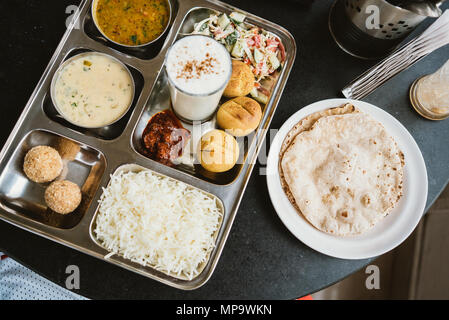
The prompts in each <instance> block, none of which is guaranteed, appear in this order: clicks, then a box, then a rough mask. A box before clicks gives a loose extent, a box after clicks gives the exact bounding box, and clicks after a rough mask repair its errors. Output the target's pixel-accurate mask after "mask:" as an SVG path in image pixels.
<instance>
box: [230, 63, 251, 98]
mask: <svg viewBox="0 0 449 320" xmlns="http://www.w3.org/2000/svg"><path fill="white" fill-rule="evenodd" d="M254 81H255V79H254V74H253V73H252V71H251V69H250V67H249V66H248V65H247V64H246V63H243V62H242V61H238V60H232V75H231V79H229V82H228V85H227V86H226V89H225V90H224V92H223V95H224V96H225V97H228V98H233V97H239V96H246V95H247V94H248V93H250V92H251V90H252V89H253V88H254Z"/></svg>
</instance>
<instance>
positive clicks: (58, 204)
mask: <svg viewBox="0 0 449 320" xmlns="http://www.w3.org/2000/svg"><path fill="white" fill-rule="evenodd" d="M44 197H45V203H46V204H47V206H48V207H49V208H50V209H51V210H53V211H55V212H57V213H60V214H68V213H70V212H73V211H75V209H76V208H77V207H78V206H79V204H80V203H81V190H80V188H79V187H78V185H77V184H75V183H73V182H71V181H68V180H59V181H55V182H53V183H52V184H50V185H49V186H48V188H47V189H46V190H45V195H44Z"/></svg>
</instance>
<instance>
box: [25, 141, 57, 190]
mask: <svg viewBox="0 0 449 320" xmlns="http://www.w3.org/2000/svg"><path fill="white" fill-rule="evenodd" d="M62 167H63V164H62V159H61V156H60V155H59V153H58V151H56V150H55V149H53V148H52V147H48V146H37V147H34V148H32V149H31V150H30V151H28V153H27V154H26V155H25V160H24V162H23V171H24V172H25V174H26V176H27V177H28V178H29V179H30V180H32V181H34V182H38V183H43V182H50V181H52V180H54V179H56V177H57V176H59V175H60V174H61V171H62Z"/></svg>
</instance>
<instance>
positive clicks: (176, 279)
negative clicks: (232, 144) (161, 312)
mask: <svg viewBox="0 0 449 320" xmlns="http://www.w3.org/2000/svg"><path fill="white" fill-rule="evenodd" d="M143 170H148V171H151V172H152V173H153V174H155V175H158V176H160V177H164V178H169V179H171V180H174V181H177V180H176V179H173V178H170V177H167V176H165V175H163V174H160V173H158V172H156V171H153V170H151V169H148V168H145V167H143V166H141V165H138V164H124V165H121V166H119V167H118V168H117V169H116V170H115V171H114V173H113V174H112V175H113V176H114V175H117V174H119V173H121V172H140V171H143ZM109 184H110V182H108V185H109ZM188 185H189V186H190V187H191V188H195V189H199V190H201V191H202V192H204V193H206V194H208V195H210V196H211V197H213V198H215V201H216V203H217V205H218V207H219V208H220V211H221V213H222V216H221V219H220V225H219V226H218V228H217V230H216V232H215V234H214V235H213V238H214V241H215V243H216V244H217V242H218V241H220V236H219V235H220V234H222V232H221V229H222V224H223V219H224V217H225V207H224V204H223V202H222V200H221V199H220V198H219V197H218V196H216V195H214V194H212V193H210V192H208V191H205V190H202V189H200V188H197V187H195V186H192V185H190V184H188ZM98 210H99V207H98V208H97V210H96V211H95V214H94V216H93V218H92V221H91V224H90V228H89V233H90V237H91V239H92V241H93V242H95V244H97V245H98V246H99V247H101V248H103V249H104V250H106V251H107V253H109V252H110V251H108V250H107V249H106V248H105V247H104V246H103V244H102V243H101V242H100V241H99V240H98V239H97V237H96V236H95V231H94V230H95V228H96V219H97V215H98ZM215 254H217V252H216V249H215V248H214V249H212V251H211V252H210V253H209V255H208V256H207V260H206V261H205V262H203V263H202V264H201V265H200V266H199V267H198V270H199V273H198V275H196V276H195V278H193V279H192V280H189V279H188V278H187V277H185V276H182V275H181V276H178V275H170V274H168V273H165V272H162V271H158V270H156V269H155V268H153V267H152V266H142V265H141V264H138V263H136V262H133V261H131V260H130V259H126V258H124V257H122V256H121V255H116V254H114V255H113V256H111V257H110V258H108V261H109V262H111V263H114V264H118V265H120V266H124V267H126V268H131V269H132V270H133V271H136V270H138V271H139V272H143V273H145V274H146V275H147V276H150V277H151V278H154V279H157V280H159V281H161V282H165V283H167V284H170V285H172V286H175V287H180V288H183V287H186V286H189V287H192V288H193V287H195V288H196V287H199V286H200V285H202V284H204V283H205V281H206V280H207V279H208V278H209V276H210V274H211V273H212V271H213V268H214V263H213V261H214V260H215V259H212V256H213V255H215Z"/></svg>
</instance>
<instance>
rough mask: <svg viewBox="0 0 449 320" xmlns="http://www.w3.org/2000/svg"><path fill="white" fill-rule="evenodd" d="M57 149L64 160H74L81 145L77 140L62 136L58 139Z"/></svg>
mask: <svg viewBox="0 0 449 320" xmlns="http://www.w3.org/2000/svg"><path fill="white" fill-rule="evenodd" d="M56 149H57V150H58V152H59V154H60V155H61V158H62V159H63V160H68V161H73V160H75V158H76V155H77V154H78V152H79V151H80V150H81V146H80V145H79V144H78V143H76V142H75V141H72V140H69V139H66V138H62V137H61V138H59V140H58V144H57V147H56Z"/></svg>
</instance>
